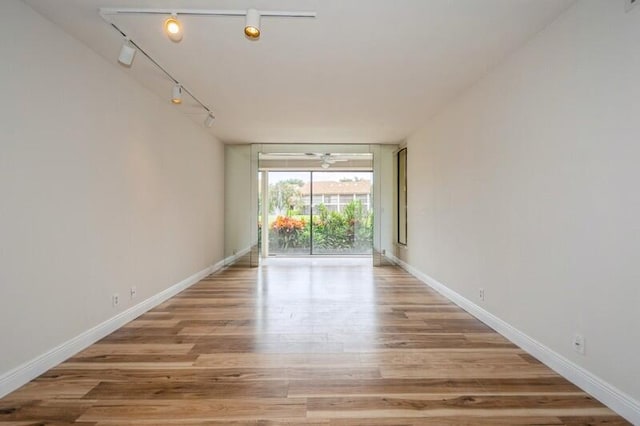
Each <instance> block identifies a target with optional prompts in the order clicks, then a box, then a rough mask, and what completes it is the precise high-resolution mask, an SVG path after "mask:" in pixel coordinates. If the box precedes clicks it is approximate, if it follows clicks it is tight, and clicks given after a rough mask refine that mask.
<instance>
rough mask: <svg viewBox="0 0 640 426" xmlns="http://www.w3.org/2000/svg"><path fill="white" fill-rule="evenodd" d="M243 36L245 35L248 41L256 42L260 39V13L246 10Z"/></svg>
mask: <svg viewBox="0 0 640 426" xmlns="http://www.w3.org/2000/svg"><path fill="white" fill-rule="evenodd" d="M244 35H246V36H247V38H248V39H249V40H258V39H259V38H260V12H258V11H257V10H256V9H249V10H247V19H246V21H245V24H244Z"/></svg>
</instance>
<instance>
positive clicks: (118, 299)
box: [111, 293, 120, 308]
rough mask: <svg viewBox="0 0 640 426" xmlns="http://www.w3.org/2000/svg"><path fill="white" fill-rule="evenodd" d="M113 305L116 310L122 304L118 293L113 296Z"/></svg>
mask: <svg viewBox="0 0 640 426" xmlns="http://www.w3.org/2000/svg"><path fill="white" fill-rule="evenodd" d="M111 304H112V305H113V307H114V308H115V307H116V306H118V304H120V296H118V293H115V294H114V295H113V296H111Z"/></svg>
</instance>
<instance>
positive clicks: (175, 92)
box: [171, 84, 182, 105]
mask: <svg viewBox="0 0 640 426" xmlns="http://www.w3.org/2000/svg"><path fill="white" fill-rule="evenodd" d="M171 103H172V104H175V105H180V104H181V103H182V86H180V85H179V84H176V85H175V86H173V89H172V90H171Z"/></svg>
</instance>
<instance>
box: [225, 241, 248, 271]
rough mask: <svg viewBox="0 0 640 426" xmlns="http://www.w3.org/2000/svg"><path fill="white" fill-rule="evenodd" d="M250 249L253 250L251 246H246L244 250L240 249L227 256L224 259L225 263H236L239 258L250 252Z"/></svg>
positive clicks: (227, 264) (228, 264)
mask: <svg viewBox="0 0 640 426" xmlns="http://www.w3.org/2000/svg"><path fill="white" fill-rule="evenodd" d="M250 251H251V246H249V247H245V248H243V249H242V250H240V251H239V252H237V253H236V254H232V255H231V256H228V257H226V258H225V259H224V264H225V265H226V266H230V265H233V264H234V263H236V262H237V261H238V259H240V258H241V257H243V256H244V255H245V254H247V253H249V252H250Z"/></svg>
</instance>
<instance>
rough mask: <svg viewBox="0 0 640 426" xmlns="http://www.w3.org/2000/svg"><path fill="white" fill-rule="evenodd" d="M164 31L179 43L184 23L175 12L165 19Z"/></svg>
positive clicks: (170, 38)
mask: <svg viewBox="0 0 640 426" xmlns="http://www.w3.org/2000/svg"><path fill="white" fill-rule="evenodd" d="M164 32H165V34H167V37H169V40H171V41H173V42H176V43H178V42H179V41H180V40H182V24H181V23H180V21H179V20H178V16H177V15H176V14H175V13H173V14H171V16H170V17H169V18H167V19H166V20H165V21H164Z"/></svg>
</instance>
